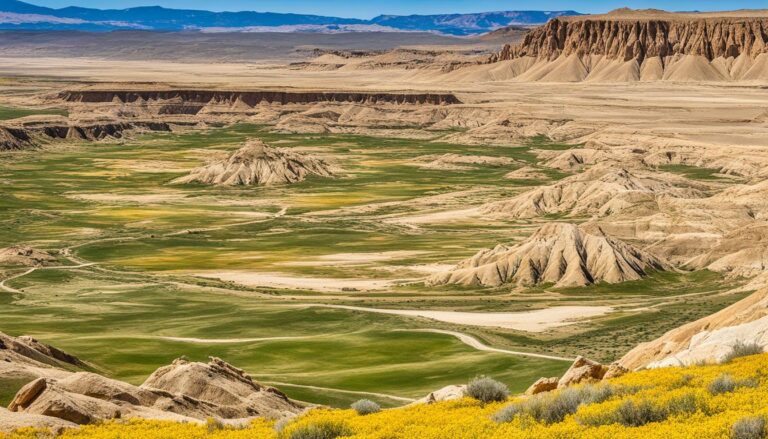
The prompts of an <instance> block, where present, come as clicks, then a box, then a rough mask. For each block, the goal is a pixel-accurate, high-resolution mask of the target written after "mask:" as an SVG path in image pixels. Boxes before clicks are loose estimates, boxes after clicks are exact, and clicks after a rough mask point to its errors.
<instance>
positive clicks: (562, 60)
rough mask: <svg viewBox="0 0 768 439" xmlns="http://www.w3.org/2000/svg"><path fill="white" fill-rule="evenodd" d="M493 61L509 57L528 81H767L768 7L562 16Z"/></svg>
mask: <svg viewBox="0 0 768 439" xmlns="http://www.w3.org/2000/svg"><path fill="white" fill-rule="evenodd" d="M492 62H494V63H496V62H508V63H509V64H510V69H511V70H514V71H515V72H517V73H518V74H517V75H516V76H517V77H518V78H519V79H520V80H529V81H530V80H533V81H552V82H561V81H562V82H569V81H584V80H591V81H638V80H674V81H720V80H765V79H768V69H767V68H766V67H768V13H766V14H763V13H760V12H756V11H748V12H743V13H739V12H738V11H737V12H732V13H723V14H721V15H715V14H671V13H666V12H663V11H632V10H618V11H614V12H613V13H610V14H607V15H601V16H581V17H567V18H556V19H553V20H551V21H549V22H548V23H547V24H546V25H544V26H541V27H539V28H537V29H534V30H533V31H531V32H530V33H529V34H528V35H526V36H525V38H524V40H523V42H522V43H520V44H519V45H506V46H505V47H504V48H503V49H502V50H501V51H500V52H499V53H498V54H497V55H496V56H494V57H493V58H492Z"/></svg>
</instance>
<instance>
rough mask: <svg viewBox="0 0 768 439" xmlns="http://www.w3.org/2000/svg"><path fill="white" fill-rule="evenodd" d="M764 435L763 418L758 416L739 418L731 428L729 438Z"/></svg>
mask: <svg viewBox="0 0 768 439" xmlns="http://www.w3.org/2000/svg"><path fill="white" fill-rule="evenodd" d="M766 436H768V432H766V422H765V418H762V417H759V416H756V417H750V418H743V419H739V420H738V421H736V423H735V424H733V427H732V428H731V439H764V438H765V437H766Z"/></svg>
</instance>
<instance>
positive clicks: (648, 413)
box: [616, 399, 669, 427]
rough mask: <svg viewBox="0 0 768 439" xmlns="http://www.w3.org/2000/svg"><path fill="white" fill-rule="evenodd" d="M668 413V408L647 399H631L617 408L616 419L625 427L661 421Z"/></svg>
mask: <svg viewBox="0 0 768 439" xmlns="http://www.w3.org/2000/svg"><path fill="white" fill-rule="evenodd" d="M668 415H669V414H668V412H667V410H666V409H664V408H662V407H657V406H655V405H653V403H652V402H650V401H647V400H642V401H640V402H634V401H632V400H631V399H630V400H627V401H625V402H624V403H623V404H622V405H620V406H619V408H618V409H616V421H617V422H618V423H619V424H621V425H624V426H625V427H640V426H643V425H645V424H650V423H652V422H661V421H663V420H665V419H667V416H668Z"/></svg>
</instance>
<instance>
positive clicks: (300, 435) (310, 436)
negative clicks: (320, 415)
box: [290, 421, 353, 439]
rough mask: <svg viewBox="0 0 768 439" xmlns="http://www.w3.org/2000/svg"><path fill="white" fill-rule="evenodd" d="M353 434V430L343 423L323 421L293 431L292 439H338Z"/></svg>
mask: <svg viewBox="0 0 768 439" xmlns="http://www.w3.org/2000/svg"><path fill="white" fill-rule="evenodd" d="M352 433H353V432H352V430H351V429H350V428H349V427H348V426H347V425H346V424H344V423H343V422H336V421H322V422H315V423H314V424H307V425H302V426H301V427H299V428H297V429H296V430H293V431H292V432H291V435H290V439H336V438H337V437H342V436H351V435H352Z"/></svg>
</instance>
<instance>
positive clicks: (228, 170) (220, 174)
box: [172, 139, 333, 185]
mask: <svg viewBox="0 0 768 439" xmlns="http://www.w3.org/2000/svg"><path fill="white" fill-rule="evenodd" d="M309 175H316V176H319V177H332V176H333V171H332V170H331V166H330V165H329V164H328V163H326V162H325V161H323V160H321V159H318V158H314V157H312V156H309V155H306V154H299V153H296V152H293V151H290V150H288V149H284V148H272V147H270V146H268V145H266V144H264V143H263V142H262V141H261V140H258V139H252V140H249V141H248V142H247V143H246V145H245V146H243V147H242V148H240V149H239V150H238V151H237V152H235V153H234V154H232V155H230V156H229V157H228V158H227V159H224V160H219V161H216V162H213V163H211V164H208V165H206V166H202V167H200V168H197V169H194V170H192V172H191V173H190V174H189V175H188V176H185V177H181V178H177V179H175V180H173V181H172V183H177V184H186V183H193V182H197V183H204V184H214V185H274V184H286V183H296V182H299V181H303V180H304V179H306V178H307V177H308V176H309Z"/></svg>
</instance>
